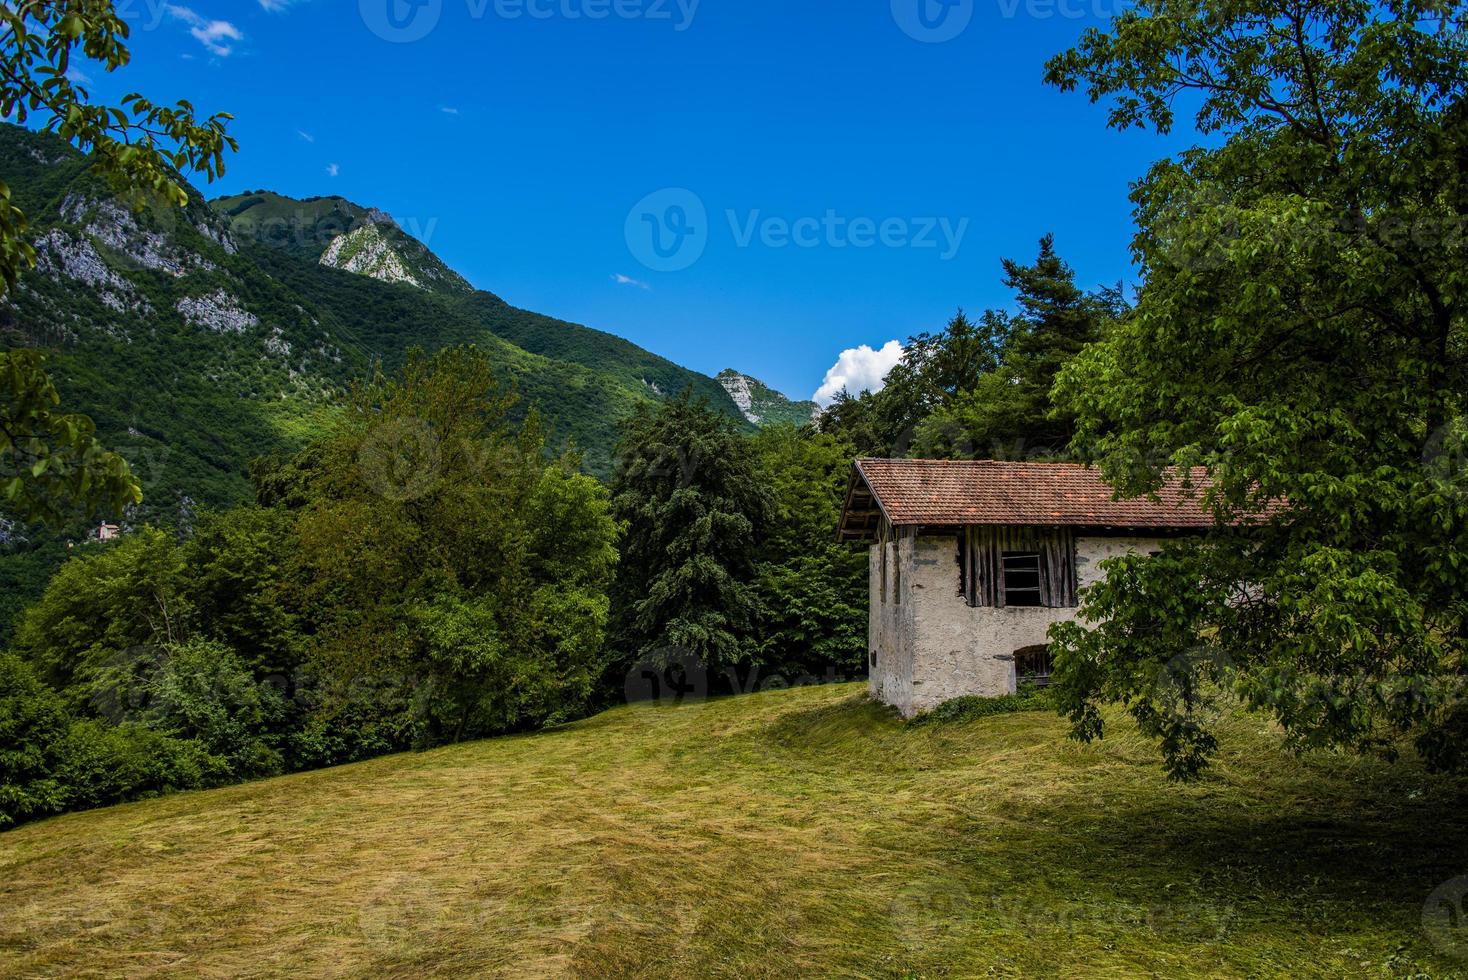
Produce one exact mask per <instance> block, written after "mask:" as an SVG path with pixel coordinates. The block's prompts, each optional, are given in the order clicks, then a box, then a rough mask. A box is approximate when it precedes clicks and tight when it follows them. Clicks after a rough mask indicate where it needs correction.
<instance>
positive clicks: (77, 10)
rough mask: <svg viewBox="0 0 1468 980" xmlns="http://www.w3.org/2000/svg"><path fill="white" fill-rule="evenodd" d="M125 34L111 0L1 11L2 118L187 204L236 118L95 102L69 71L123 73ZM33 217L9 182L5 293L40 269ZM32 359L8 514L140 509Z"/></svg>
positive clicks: (22, 363)
mask: <svg viewBox="0 0 1468 980" xmlns="http://www.w3.org/2000/svg"><path fill="white" fill-rule="evenodd" d="M127 34H128V28H127V24H126V23H125V22H124V21H123V20H122V19H121V18H120V17H119V16H118V14H117V11H116V10H115V9H114V8H113V6H112V4H111V3H109V2H106V0H100V2H98V0H25V2H22V3H16V4H11V5H6V6H5V7H3V8H0V35H3V38H0V40H3V43H0V115H4V116H5V117H6V118H7V119H14V120H15V121H16V122H18V123H21V124H25V123H26V122H28V121H30V120H33V119H35V120H38V121H40V122H42V123H43V124H44V125H45V126H46V127H47V128H49V129H52V130H54V131H56V132H57V133H58V134H59V135H60V136H61V137H63V138H64V139H66V140H68V141H70V142H71V143H73V144H74V145H76V146H77V147H79V148H80V149H82V150H84V151H89V152H90V153H91V154H92V155H93V159H94V169H95V170H96V171H97V173H98V174H100V175H101V176H102V177H104V178H105V179H106V180H107V181H108V182H109V183H110V184H111V185H112V187H113V189H114V190H116V191H117V192H118V193H120V194H121V195H123V197H124V198H125V199H127V200H128V201H129V202H130V203H132V204H134V205H135V206H140V205H143V204H146V203H149V202H155V201H156V202H163V203H164V204H165V205H166V206H168V207H172V206H173V205H174V204H183V203H184V202H185V201H186V200H187V198H186V196H185V193H184V191H183V189H182V188H181V187H180V186H179V183H178V180H177V172H178V170H179V169H184V168H187V169H192V170H195V171H198V172H200V173H203V174H204V175H205V177H207V178H208V179H210V180H212V179H214V178H215V177H217V176H219V175H220V174H222V173H223V172H224V153H225V151H226V150H234V149H236V145H235V142H234V140H233V139H232V138H231V137H229V136H228V135H227V134H226V132H225V128H226V124H227V123H228V121H229V119H230V116H229V115H228V114H225V113H218V114H215V115H213V116H209V117H207V118H202V119H201V118H200V117H199V116H198V115H197V114H196V112H195V110H194V108H193V106H192V105H191V104H189V103H188V102H184V101H180V102H178V103H177V104H175V105H172V106H167V105H158V104H155V103H153V102H152V101H150V100H148V99H146V98H144V97H143V96H141V95H138V94H131V95H128V96H126V97H125V98H124V99H123V100H122V101H121V104H119V105H115V106H112V105H103V104H97V103H93V102H92V101H91V100H90V98H89V94H88V92H87V89H86V88H85V87H84V86H82V85H80V84H78V83H76V82H74V81H73V80H72V79H73V77H74V74H73V73H72V72H71V71H70V69H71V68H73V67H74V66H73V62H74V61H75V60H76V58H77V57H78V56H79V55H82V56H85V57H86V58H88V59H90V60H91V61H93V62H96V63H99V64H100V65H101V67H102V68H103V69H104V70H106V71H109V72H111V71H115V70H117V69H118V68H121V67H122V66H124V65H126V64H127V63H128V60H129V58H130V54H129V52H128V49H127V46H126V45H125V44H124V43H123V41H124V40H125V39H126V37H127ZM35 258H36V257H35V252H34V250H33V249H32V248H31V245H30V243H29V242H28V241H27V239H26V217H25V215H24V214H23V213H21V211H20V209H19V208H17V207H15V205H13V204H12V203H11V202H10V189H9V187H8V186H7V185H6V184H5V183H4V181H3V180H0V295H3V294H4V293H5V292H6V291H7V290H9V289H10V288H13V287H14V286H15V283H16V280H17V279H18V278H19V276H20V274H21V272H23V271H24V270H25V269H28V268H30V266H31V265H33V264H34V263H35ZM42 363H43V362H42V359H41V356H40V355H39V354H38V353H36V352H34V351H13V352H10V353H5V354H0V506H3V507H4V508H5V510H7V511H8V512H9V513H11V514H12V515H14V516H16V517H19V518H21V519H22V520H25V521H31V520H45V521H49V522H52V523H55V522H58V521H60V520H62V519H64V518H65V517H67V516H70V515H71V512H72V511H77V510H79V511H82V512H84V513H85V515H86V516H91V515H93V514H95V513H98V512H109V511H116V510H119V509H120V508H121V507H122V506H124V505H125V504H128V503H134V502H137V501H138V500H140V499H141V495H140V491H139V489H138V482H137V480H136V478H135V477H134V476H133V475H132V473H131V471H130V470H129V469H128V465H127V463H126V462H125V461H124V460H123V459H122V458H121V457H120V456H118V455H116V454H115V453H111V452H108V451H107V450H106V449H105V448H103V447H102V445H101V444H100V443H99V442H98V441H97V439H96V438H95V436H94V427H93V425H92V422H91V420H90V419H88V418H86V417H85V416H81V415H61V414H57V413H56V411H55V406H56V403H57V402H58V397H57V394H56V389H55V387H54V386H53V385H52V384H51V380H50V378H48V377H47V376H46V373H45V370H44V368H43V366H42Z"/></svg>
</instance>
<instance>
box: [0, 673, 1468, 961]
mask: <svg viewBox="0 0 1468 980" xmlns="http://www.w3.org/2000/svg"><path fill="white" fill-rule="evenodd" d="M1125 732H1126V727H1125V725H1124V724H1119V725H1118V726H1117V728H1116V736H1115V737H1114V738H1111V739H1108V740H1107V741H1106V742H1105V743H1103V744H1101V745H1099V746H1096V747H1082V746H1077V745H1075V744H1072V743H1069V742H1067V741H1066V740H1065V739H1064V737H1063V735H1064V726H1063V723H1062V722H1061V721H1060V720H1058V719H1056V718H1054V717H1053V716H1051V715H1049V714H1045V713H1024V714H1011V715H1002V716H997V717H989V718H984V719H980V720H977V721H972V722H969V723H966V724H956V725H934V726H926V727H919V728H909V727H905V726H904V725H903V724H902V723H901V722H900V721H899V720H897V719H896V718H895V717H894V716H893V715H891V714H890V713H889V712H888V711H887V710H885V709H883V708H881V707H880V706H877V705H874V704H872V703H871V702H869V701H867V700H866V699H865V698H864V694H863V689H862V688H861V687H860V686H856V685H841V686H830V687H820V688H805V689H797V690H789V691H774V692H768V693H764V694H757V695H751V696H748V697H741V698H734V699H727V700H720V701H713V702H708V703H704V704H689V705H683V706H678V707H649V708H620V709H617V710H614V711H610V712H607V713H606V714H603V715H600V716H597V717H595V718H592V719H590V720H588V721H584V722H581V723H579V724H575V725H571V726H567V727H565V728H563V729H559V730H556V731H552V732H547V733H543V734H538V735H531V736H524V737H516V738H505V739H496V740H491V741H484V742H478V743H474V744H468V745H462V746H456V747H453V748H447V749H442V750H439V751H434V752H428V753H424V754H418V755H399V756H393V757H390V758H384V759H380V760H377V761H373V762H368V763H363V764H359V765H353V766H344V767H341V768H337V769H331V770H325V771H320V772H313V773H305V774H300V775H294V776H288V777H285V778H281V779H273V780H268V781H264V782H259V783H254V784H250V785H245V786H238V787H233V788H229V789H222V790H216V791H211V792H204V793H192V794H185V795H180V796H175V797H171V798H166V799H160V800H153V801H148V802H145V803H138V804H132V805H129V806H120V807H115V808H112V809H109V810H101V811H94V812H90V813H79V814H73V815H68V816H63V817H60V818H57V819H53V820H49V821H44V822H41V823H38V824H33V825H29V826H24V827H21V828H19V829H17V830H15V831H12V832H10V833H6V834H3V835H0V975H7V976H14V975H47V974H61V973H68V974H70V973H83V974H97V975H103V974H106V975H122V974H127V975H147V974H150V973H168V974H171V975H176V974H182V975H204V976H225V975H245V976H250V975H266V974H284V973H291V974H296V975H301V974H304V973H313V974H329V975H360V974H373V975H399V976H409V975H423V974H466V973H469V974H478V975H503V976H554V975H582V976H701V975H720V976H730V977H733V976H786V975H794V974H797V973H800V974H807V975H810V974H815V975H845V976H863V977H893V976H974V975H999V976H1043V975H1055V976H1105V977H1134V976H1167V977H1175V976H1194V977H1214V976H1284V975H1293V976H1342V975H1370V976H1394V975H1398V976H1400V975H1411V974H1413V973H1422V974H1430V975H1433V976H1452V975H1456V971H1459V970H1461V969H1462V968H1464V967H1465V966H1468V963H1464V962H1463V961H1461V960H1455V959H1453V958H1452V953H1453V949H1452V946H1451V943H1446V944H1445V943H1443V942H1442V941H1441V940H1442V937H1440V936H1439V937H1438V940H1439V941H1438V944H1437V945H1434V942H1433V936H1432V935H1430V934H1429V933H1428V932H1426V931H1424V929H1423V926H1422V912H1423V904H1424V901H1425V900H1426V899H1427V897H1428V896H1429V894H1430V893H1432V891H1433V890H1434V889H1435V888H1436V887H1437V886H1438V885H1439V884H1441V883H1442V882H1444V881H1445V880H1448V879H1450V878H1452V877H1453V876H1454V875H1457V874H1461V873H1463V872H1464V871H1465V870H1468V833H1465V829H1468V828H1465V822H1468V817H1465V814H1464V810H1463V807H1462V805H1461V801H1462V799H1463V796H1462V789H1463V787H1462V786H1461V785H1459V784H1446V783H1442V782H1437V781H1434V780H1433V779H1431V778H1429V777H1427V776H1424V775H1423V774H1422V773H1421V772H1420V771H1418V770H1416V769H1415V768H1413V767H1411V766H1408V765H1405V764H1404V765H1398V766H1391V767H1388V766H1385V765H1382V764H1378V763H1368V762H1360V761H1354V760H1347V759H1341V758H1313V759H1310V760H1306V761H1300V760H1297V759H1293V758H1290V757H1288V756H1286V755H1284V754H1283V753H1282V752H1281V751H1280V749H1279V741H1278V738H1277V737H1276V736H1275V735H1274V734H1273V733H1271V732H1270V731H1269V730H1268V729H1267V728H1266V727H1265V726H1264V725H1263V724H1262V723H1261V722H1259V721H1257V720H1254V719H1241V720H1236V721H1234V722H1232V723H1231V726H1230V727H1229V730H1228V732H1227V738H1226V739H1225V742H1224V745H1225V748H1224V752H1223V754H1222V756H1221V758H1220V759H1219V765H1218V766H1217V767H1216V768H1215V770H1214V771H1213V772H1212V774H1211V775H1210V776H1209V777H1208V778H1207V779H1206V780H1205V781H1203V782H1201V783H1199V784H1195V785H1191V786H1187V787H1178V786H1174V785H1169V784H1168V783H1167V782H1166V780H1165V779H1164V778H1163V776H1162V775H1161V774H1160V773H1159V771H1158V769H1157V765H1156V760H1155V757H1154V756H1153V754H1152V752H1151V749H1150V747H1149V746H1147V745H1146V744H1144V743H1143V742H1141V741H1139V740H1137V739H1136V738H1134V737H1132V736H1131V735H1129V734H1126V733H1125ZM1449 938H1451V937H1449ZM1459 938H1462V937H1459Z"/></svg>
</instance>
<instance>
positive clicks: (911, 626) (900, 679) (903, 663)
mask: <svg viewBox="0 0 1468 980" xmlns="http://www.w3.org/2000/svg"><path fill="white" fill-rule="evenodd" d="M914 545H915V539H914V538H913V537H912V536H911V535H904V534H899V535H898V536H897V537H896V538H895V539H894V540H892V541H888V542H886V543H882V544H874V545H872V546H871V548H869V549H868V559H867V562H868V568H869V571H870V574H869V575H868V577H867V582H868V589H869V593H868V597H867V598H868V603H867V645H868V650H867V672H868V674H867V676H868V685H869V687H870V689H871V692H872V696H873V697H875V698H877V699H878V700H879V701H886V702H887V703H888V704H895V705H897V706H898V707H899V708H900V707H901V706H902V705H904V704H910V703H912V698H913V687H912V681H913V639H914V637H915V636H916V635H917V626H916V623H915V620H914V617H913V612H914V609H913V605H912V601H911V599H912V574H911V572H912V561H913V549H914ZM955 547H957V545H956V543H955ZM884 550H885V552H886V559H887V570H886V576H885V582H884V578H883V573H882V555H883V551H884Z"/></svg>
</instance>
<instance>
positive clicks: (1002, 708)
mask: <svg viewBox="0 0 1468 980" xmlns="http://www.w3.org/2000/svg"><path fill="white" fill-rule="evenodd" d="M1054 710H1055V699H1054V697H1053V696H1052V695H1051V693H1050V689H1049V688H1047V687H1032V686H1030V685H1028V684H1026V685H1022V686H1021V687H1020V689H1019V690H1018V691H1017V692H1015V693H1014V694H1001V695H999V696H998V697H993V698H981V697H978V696H977V695H967V696H965V697H961V698H954V699H953V700H951V701H944V702H943V703H942V704H940V705H938V707H936V708H934V709H933V710H932V711H926V712H924V713H922V714H920V715H918V716H917V717H916V718H913V719H912V720H911V721H909V722H908V723H907V724H908V727H909V728H916V727H921V726H923V725H957V724H962V723H964V722H968V721H974V720H976V719H979V718H988V717H989V716H991V715H1008V714H1014V713H1015V712H1019V711H1054Z"/></svg>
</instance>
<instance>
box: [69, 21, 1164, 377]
mask: <svg viewBox="0 0 1468 980" xmlns="http://www.w3.org/2000/svg"><path fill="white" fill-rule="evenodd" d="M919 2H923V3H926V4H928V6H927V7H925V8H923V9H922V10H921V11H920V10H919V9H918V7H917V4H918V3H919ZM1121 2H1122V0H847V2H838V0H805V2H793V3H792V2H789V0H785V2H774V0H347V2H329V0H295V2H288V0H263V2H262V0H248V2H246V0H233V2H223V0H188V3H187V4H186V5H185V4H175V5H167V4H163V3H160V2H157V0H120V3H119V7H120V9H121V10H122V11H123V13H124V16H125V17H126V18H127V19H128V20H129V21H130V22H131V24H132V25H133V37H132V47H133V54H134V63H133V64H132V65H131V66H129V67H128V68H126V69H124V70H123V71H122V72H119V73H117V74H116V75H114V76H112V77H110V78H109V77H103V75H102V73H100V72H97V71H95V70H92V69H91V68H90V66H81V67H82V70H83V71H84V72H86V73H87V74H89V75H91V76H93V89H94V91H95V93H96V94H97V95H98V96H101V97H112V98H115V97H116V96H117V95H119V94H121V93H122V91H123V90H124V89H137V90H141V91H143V92H144V93H146V94H148V95H149V96H150V97H153V98H156V99H160V100H163V99H172V98H175V97H179V96H187V97H188V98H190V99H192V100H193V101H194V103H195V104H196V105H197V106H198V107H199V108H200V109H216V108H218V109H227V110H229V111H231V112H233V113H234V114H235V116H236V117H237V120H236V122H235V123H234V124H233V125H232V128H231V132H232V133H233V134H234V135H235V136H236V137H237V138H238V139H239V141H240V152H239V153H238V154H237V155H236V156H235V157H234V158H233V159H232V160H231V161H230V163H229V170H228V173H227V174H226V176H225V177H224V178H223V180H221V181H219V182H217V183H216V184H215V185H213V186H212V187H208V188H205V192H206V193H207V194H209V195H210V196H214V195H216V194H219V193H234V192H238V191H241V190H244V189H255V188H269V189H272V190H278V191H281V192H283V193H286V194H291V195H294V196H308V195H312V194H341V195H343V196H345V197H348V198H350V199H352V200H354V201H357V202H358V203H361V204H365V205H374V206H377V207H381V208H383V209H385V210H387V211H389V212H391V213H393V214H394V215H395V216H396V217H397V218H398V219H399V221H400V222H401V223H402V224H404V226H405V227H406V228H407V229H408V230H409V231H411V232H414V233H415V234H417V235H418V236H419V237H420V238H424V239H425V240H426V241H427V242H428V244H429V246H430V247H431V248H432V249H433V250H434V251H435V252H437V253H438V254H439V255H440V256H442V257H443V259H444V260H445V261H447V262H448V263H449V264H450V265H451V266H453V267H454V268H455V269H457V270H458V271H460V272H461V273H463V274H464V275H465V276H466V277H468V279H469V280H470V281H471V282H473V283H474V284H475V285H476V286H478V287H480V288H483V289H489V290H492V291H494V292H495V293H498V294H499V295H501V296H503V297H504V298H505V299H507V300H508V301H510V302H512V303H515V304H516V305H519V306H522V307H525V308H528V309H532V310H536V311H539V312H543V313H548V314H552V315H555V316H558V317H563V318H565V319H568V320H573V321H577V322H581V323H586V324H588V325H590V326H594V327H597V328H599V329H603V330H608V331H611V332H613V333H616V334H620V335H622V336H624V337H627V338H629V339H631V340H633V341H635V342H636V343H638V344H641V345H642V346H644V347H647V348H648V349H650V350H653V351H655V352H657V353H660V354H663V355H665V356H667V357H669V358H672V359H673V360H675V361H678V362H679V363H682V364H685V365H687V366H689V367H692V368H695V369H698V370H701V371H705V372H709V373H713V372H715V371H717V370H719V369H721V368H723V367H736V368H738V369H740V370H743V371H746V372H749V373H751V374H753V375H755V376H757V377H760V378H762V379H763V380H765V381H766V382H768V383H770V384H771V385H773V386H775V387H776V388H779V389H780V390H782V391H785V392H787V393H788V394H791V395H793V396H796V397H807V396H809V395H810V394H811V393H812V392H814V391H815V390H816V389H817V387H818V386H819V385H820V384H821V382H822V379H823V377H824V375H825V374H826V371H827V369H828V368H830V367H831V366H832V364H833V363H834V362H835V361H836V360H837V357H838V355H839V354H840V353H841V352H842V351H843V350H845V349H848V348H856V347H858V346H859V345H863V344H865V345H870V346H871V347H873V348H880V347H882V345H883V344H885V343H886V342H888V341H890V340H893V339H904V338H906V337H907V336H908V335H910V334H912V333H914V332H916V331H919V330H925V329H934V328H937V327H939V326H941V325H942V324H943V322H944V321H945V320H946V319H947V317H948V316H949V315H950V314H951V313H952V312H953V310H954V309H955V308H956V307H958V306H963V307H965V308H967V309H970V310H978V309H982V308H984V307H987V306H1008V305H1009V296H1008V295H1007V293H1006V291H1005V290H1004V289H1003V287H1002V286H1001V284H1000V283H999V259H1000V257H1001V256H1014V257H1020V258H1027V257H1030V256H1032V255H1033V254H1034V250H1035V243H1036V241H1037V239H1038V238H1039V237H1040V235H1041V234H1043V233H1045V232H1047V231H1050V232H1054V233H1055V236H1056V242H1057V247H1058V249H1059V250H1060V252H1061V254H1062V255H1063V256H1065V257H1066V258H1067V259H1068V260H1069V261H1070V262H1071V263H1072V264H1073V265H1074V266H1075V268H1076V270H1077V272H1078V274H1079V277H1080V280H1081V281H1082V282H1083V283H1084V284H1088V285H1094V284H1100V283H1113V282H1116V281H1117V280H1118V279H1127V278H1129V277H1130V275H1131V267H1130V262H1129V258H1128V253H1127V244H1128V241H1129V240H1130V236H1131V224H1130V204H1129V202H1128V201H1127V189H1128V183H1129V182H1130V181H1131V180H1134V179H1136V178H1137V177H1139V176H1140V175H1141V174H1142V173H1143V172H1144V171H1145V169H1146V167H1147V165H1148V163H1149V162H1151V161H1152V160H1153V159H1155V158H1157V157H1160V156H1163V155H1166V154H1167V153H1170V152H1174V151H1176V150H1177V149H1180V148H1181V147H1182V145H1183V144H1184V142H1185V139H1183V138H1179V137H1173V138H1171V139H1166V140H1164V139H1162V138H1159V137H1157V136H1155V135H1152V134H1148V133H1142V132H1131V133H1120V134H1118V133H1114V132H1111V131H1109V130H1106V129H1105V127H1104V108H1103V107H1100V106H1092V105H1090V104H1089V102H1088V101H1087V99H1086V98H1085V96H1084V95H1080V94H1074V93H1072V94H1068V95H1062V94H1061V93H1059V92H1057V91H1055V90H1053V89H1049V88H1047V87H1045V86H1043V85H1042V84H1041V81H1040V79H1041V74H1042V66H1043V63H1044V60H1045V59H1046V57H1048V56H1049V55H1051V54H1053V53H1055V52H1057V51H1059V50H1061V49H1063V48H1064V47H1066V46H1067V45H1068V44H1069V43H1071V42H1072V41H1073V40H1074V39H1075V38H1076V37H1078V36H1079V34H1080V32H1081V31H1082V30H1083V29H1084V28H1085V27H1086V26H1087V25H1091V24H1097V23H1100V22H1101V20H1102V18H1104V17H1106V16H1109V15H1110V14H1111V13H1113V12H1115V10H1116V9H1117V8H1118V6H1119V4H1120V3H1121ZM389 4H391V5H392V6H389ZM940 4H948V5H949V6H947V7H943V6H940ZM920 13H925V14H926V17H922V18H920V17H919V14H920ZM949 35H952V36H949ZM700 210H701V212H702V213H700ZM654 234H657V235H658V241H657V242H654V241H653V240H652V237H651V236H652V235H654ZM889 353H890V349H889ZM847 360H848V362H853V363H855V365H856V368H857V369H858V370H859V369H860V367H861V364H862V363H863V358H862V357H861V356H856V355H853V356H849V357H848V359H847Z"/></svg>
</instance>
